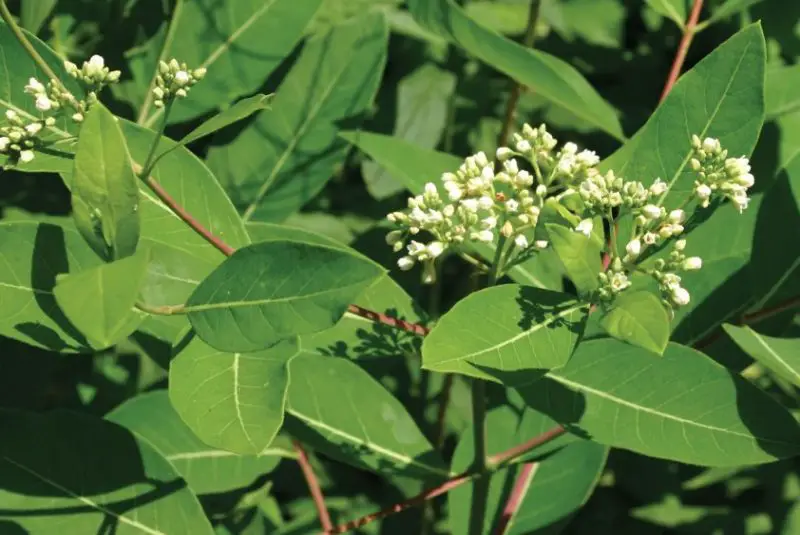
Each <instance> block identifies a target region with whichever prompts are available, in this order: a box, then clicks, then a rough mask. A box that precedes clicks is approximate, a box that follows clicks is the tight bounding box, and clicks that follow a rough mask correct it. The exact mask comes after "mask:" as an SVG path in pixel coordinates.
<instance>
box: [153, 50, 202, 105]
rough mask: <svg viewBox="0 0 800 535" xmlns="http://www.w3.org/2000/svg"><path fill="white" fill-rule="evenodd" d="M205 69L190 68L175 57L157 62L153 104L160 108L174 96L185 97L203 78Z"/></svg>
mask: <svg viewBox="0 0 800 535" xmlns="http://www.w3.org/2000/svg"><path fill="white" fill-rule="evenodd" d="M205 75H206V69H205V68H204V67H200V68H198V69H194V70H190V69H189V68H188V67H187V66H186V63H178V60H176V59H175V58H173V59H171V60H169V62H166V61H159V62H158V74H157V75H156V84H155V87H153V96H154V97H155V100H153V105H154V106H155V107H156V108H162V107H164V105H166V104H168V103H169V102H172V101H173V100H174V99H175V98H186V96H187V95H188V94H189V89H190V88H191V87H192V86H193V85H194V84H196V83H197V82H199V81H200V80H202V79H203V77H204V76H205Z"/></svg>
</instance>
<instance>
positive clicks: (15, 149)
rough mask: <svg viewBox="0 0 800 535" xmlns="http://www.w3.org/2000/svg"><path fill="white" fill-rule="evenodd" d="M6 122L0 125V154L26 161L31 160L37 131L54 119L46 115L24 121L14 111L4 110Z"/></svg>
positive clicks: (53, 121)
mask: <svg viewBox="0 0 800 535" xmlns="http://www.w3.org/2000/svg"><path fill="white" fill-rule="evenodd" d="M6 119H7V120H8V124H7V125H6V126H2V127H0V134H2V136H0V154H6V155H9V156H11V158H12V159H13V160H15V161H19V162H22V163H28V162H30V161H31V160H33V156H34V153H33V150H34V148H35V147H36V145H37V142H38V137H37V136H38V135H39V132H41V131H42V128H44V127H45V126H53V125H54V124H55V122H56V121H55V119H54V118H52V117H48V118H47V119H44V120H43V121H33V122H31V123H28V124H25V121H23V120H22V118H21V117H20V116H19V115H18V114H17V113H16V112H15V111H14V110H6Z"/></svg>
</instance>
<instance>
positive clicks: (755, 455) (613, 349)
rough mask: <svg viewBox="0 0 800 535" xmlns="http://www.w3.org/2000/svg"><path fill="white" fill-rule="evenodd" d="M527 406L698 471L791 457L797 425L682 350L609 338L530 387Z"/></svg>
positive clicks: (797, 443) (733, 377)
mask: <svg viewBox="0 0 800 535" xmlns="http://www.w3.org/2000/svg"><path fill="white" fill-rule="evenodd" d="M520 394H522V396H523V398H524V399H525V401H526V402H527V403H528V404H529V405H530V406H531V407H533V408H534V409H536V410H539V411H542V412H544V413H545V414H547V415H548V416H550V417H551V418H553V419H554V420H556V421H558V422H560V423H562V424H565V425H567V426H568V429H569V430H571V431H573V432H575V433H577V434H579V435H584V436H587V437H589V438H591V439H592V440H594V441H597V442H600V443H602V444H607V445H609V446H612V447H616V448H622V449H627V450H632V451H635V452H638V453H641V454H643V455H648V456H651V457H657V458H662V459H671V460H675V461H679V462H683V463H689V464H698V465H703V466H731V465H742V464H744V465H750V464H760V463H766V462H771V461H774V460H775V459H782V458H786V457H791V456H793V455H797V454H798V452H799V451H800V425H798V423H797V421H796V420H795V419H794V418H793V417H792V415H791V414H790V413H789V411H787V410H786V409H785V408H784V407H782V406H781V405H780V404H778V403H777V402H776V401H774V400H773V399H772V398H770V397H769V396H767V395H766V394H765V393H764V392H762V391H761V390H759V389H758V388H756V387H755V386H753V385H752V384H750V383H749V382H748V381H747V380H745V379H743V378H742V377H740V376H739V375H737V374H736V373H734V372H731V371H729V370H728V369H726V368H724V367H722V366H721V365H719V364H717V363H716V362H714V361H713V360H711V359H709V358H708V357H706V356H705V355H703V354H702V353H699V352H697V351H695V350H692V349H689V348H688V347H685V346H681V345H677V344H670V345H669V346H667V350H666V351H665V352H664V356H663V358H660V359H654V358H652V356H650V355H648V353H647V352H646V351H645V350H643V349H640V348H636V347H632V346H630V345H627V344H624V343H622V342H618V341H616V340H613V339H605V340H603V339H600V340H591V341H587V342H584V343H582V344H580V346H579V347H578V349H577V351H576V352H575V354H574V355H573V356H572V359H570V361H569V363H568V364H567V365H566V366H565V367H564V368H561V369H559V370H553V371H551V372H549V373H548V374H547V377H546V378H545V379H542V380H540V381H538V382H536V383H534V384H532V385H530V386H529V387H525V388H523V389H520Z"/></svg>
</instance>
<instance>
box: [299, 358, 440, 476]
mask: <svg viewBox="0 0 800 535" xmlns="http://www.w3.org/2000/svg"><path fill="white" fill-rule="evenodd" d="M291 374H292V382H291V385H290V386H289V408H288V410H287V413H288V415H290V416H291V418H287V419H286V429H287V430H288V432H289V433H291V434H292V435H293V436H296V437H297V438H298V439H300V440H301V441H303V443H305V444H308V445H309V446H311V447H312V448H314V449H316V450H318V451H319V452H320V453H323V454H325V455H327V456H330V457H332V458H334V459H336V460H338V461H341V462H344V463H347V464H351V465H353V466H356V467H359V468H364V469H366V470H370V471H373V472H377V473H381V474H388V475H393V476H401V475H402V476H409V477H415V478H423V479H435V480H438V479H442V478H446V477H448V476H449V472H448V471H447V469H446V468H445V467H444V465H443V463H442V460H441V459H440V458H439V455H438V453H437V452H436V451H435V450H434V448H433V446H432V445H431V444H430V442H428V440H427V439H426V438H425V437H424V436H423V435H422V432H421V431H420V430H419V428H418V427H417V424H416V423H415V422H414V420H413V419H412V418H411V416H410V415H409V414H408V413H407V412H406V410H405V408H403V406H402V405H401V404H400V402H398V401H397V400H396V399H395V398H394V397H392V395H391V394H390V393H389V392H387V391H386V390H385V389H384V388H383V386H381V385H380V383H378V382H377V381H375V380H374V379H373V378H372V377H370V376H369V374H367V372H365V371H364V370H362V369H361V368H359V367H358V366H357V365H356V364H354V363H353V362H351V361H349V360H345V359H340V358H335V357H325V356H319V355H314V354H309V353H306V352H305V350H304V352H303V353H301V354H300V355H299V356H298V357H297V358H295V359H294V360H292V363H291Z"/></svg>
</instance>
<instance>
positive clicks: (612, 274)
mask: <svg viewBox="0 0 800 535" xmlns="http://www.w3.org/2000/svg"><path fill="white" fill-rule="evenodd" d="M597 278H598V280H599V281H600V287H599V288H598V290H597V294H598V297H599V298H600V300H602V301H611V300H613V299H614V297H615V296H616V295H617V294H618V293H620V292H622V291H623V290H626V289H628V288H629V287H630V285H631V280H630V279H629V278H628V274H627V273H626V270H625V266H624V265H623V264H622V261H621V260H620V259H619V258H615V259H614V261H613V262H612V263H611V266H610V268H609V269H608V270H607V271H605V272H600V274H599V275H598V276H597Z"/></svg>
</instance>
